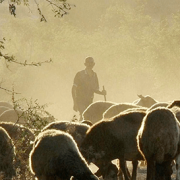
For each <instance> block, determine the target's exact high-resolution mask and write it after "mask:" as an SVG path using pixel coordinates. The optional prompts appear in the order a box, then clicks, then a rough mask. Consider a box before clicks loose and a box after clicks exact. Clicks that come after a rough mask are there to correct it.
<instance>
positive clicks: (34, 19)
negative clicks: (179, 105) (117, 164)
mask: <svg viewBox="0 0 180 180" xmlns="http://www.w3.org/2000/svg"><path fill="white" fill-rule="evenodd" d="M69 2H70V3H72V4H75V5H76V7H73V8H72V9H71V10H70V11H69V14H68V15H66V16H64V17H63V18H55V17H54V14H53V12H52V11H51V9H50V8H49V6H48V5H47V4H46V3H40V4H41V8H42V10H43V13H44V14H45V15H46V18H47V23H44V22H40V20H39V14H38V11H37V7H36V5H35V4H34V1H30V7H29V8H28V7H26V6H24V5H19V6H17V7H16V14H17V15H16V18H14V16H12V15H10V13H9V10H8V2H6V1H4V2H3V3H1V5H0V27H1V28H0V35H1V38H3V37H5V38H6V52H7V53H11V54H13V55H14V56H15V57H16V59H18V60H19V61H22V62H24V61H25V60H27V61H28V62H38V61H45V60H48V59H50V58H51V59H52V60H53V62H52V63H49V64H43V65H42V66H40V67H28V66H26V67H23V66H19V65H16V64H11V65H10V67H9V69H7V67H6V63H5V61H3V59H2V60H1V65H0V75H1V81H2V82H3V83H2V84H1V85H2V87H4V88H7V89H11V88H12V85H14V88H15V91H16V92H19V93H21V94H20V95H16V98H21V97H25V98H27V99H30V98H33V99H38V101H39V103H40V104H48V110H49V111H50V112H51V113H52V114H53V115H54V116H55V117H56V118H57V119H59V120H60V119H67V120H68V119H71V118H72V116H73V115H74V114H75V112H74V111H73V109H72V107H73V101H72V96H71V88H72V84H73V78H74V76H75V74H76V72H78V71H80V70H82V69H84V68H85V67H84V59H85V57H87V56H92V57H93V58H94V60H95V63H96V65H95V67H94V71H95V72H97V75H98V78H99V83H100V89H101V90H102V87H103V86H105V89H106V91H107V97H106V98H107V101H112V102H119V103H122V102H133V101H134V100H136V99H137V98H138V97H137V94H142V95H150V96H152V97H153V98H155V99H156V100H158V101H172V100H174V99H179V98H180V95H179V89H180V85H179V80H180V74H179V53H180V51H179V48H180V44H179V40H180V39H179V38H180V27H179V19H180V13H179V2H178V1H177V0H173V1H170V0H166V1H165V0H164V1H162V0H161V1H158V2H156V1H149V0H147V1H142V2H140V1H136V0H128V1H123V0H121V1H116V0H110V1H106V0H104V1H102V0H99V1H91V2H90V1H87V0H83V1H80V0H76V1H69ZM97 100H102V101H104V97H103V96H99V95H95V98H94V101H97ZM1 101H11V96H10V95H9V94H8V93H6V92H4V91H3V90H1Z"/></svg>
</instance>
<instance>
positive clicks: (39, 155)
mask: <svg viewBox="0 0 180 180" xmlns="http://www.w3.org/2000/svg"><path fill="white" fill-rule="evenodd" d="M29 164H30V169H31V171H32V173H33V174H34V175H35V176H36V177H37V179H38V180H45V179H46V180H55V179H60V180H69V179H70V177H71V176H73V177H74V178H75V179H78V180H98V178H97V177H96V176H95V175H93V173H92V172H91V170H90V169H89V167H88V165H87V163H86V161H85V159H84V158H83V157H82V155H81V153H80V152H79V150H78V147H77V145H76V142H75V141H74V140H73V138H72V136H71V135H69V134H68V133H66V132H63V131H60V130H52V129H50V130H46V131H43V132H41V133H40V134H39V135H38V136H37V137H36V140H35V143H34V146H33V149H32V151H31V153H30V156H29Z"/></svg>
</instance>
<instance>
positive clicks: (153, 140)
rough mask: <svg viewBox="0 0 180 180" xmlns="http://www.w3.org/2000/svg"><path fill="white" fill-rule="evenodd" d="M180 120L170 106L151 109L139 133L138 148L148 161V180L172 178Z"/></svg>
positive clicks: (167, 179)
mask: <svg viewBox="0 0 180 180" xmlns="http://www.w3.org/2000/svg"><path fill="white" fill-rule="evenodd" d="M179 127H180V125H179V122H178V121H177V119H176V117H175V115H174V114H173V113H172V111H171V110H169V109H168V108H163V107H161V108H160V107H159V108H156V109H154V110H151V111H149V112H148V113H147V115H146V116H145V117H144V119H143V122H142V125H141V127H140V129H139V132H138V135H137V143H138V149H139V151H140V152H141V154H142V155H143V157H144V159H145V160H146V163H147V180H154V179H158V180H161V179H162V180H164V179H165V180H170V179H171V174H172V168H171V164H172V161H173V159H174V158H175V156H176V155H177V153H178V143H179Z"/></svg>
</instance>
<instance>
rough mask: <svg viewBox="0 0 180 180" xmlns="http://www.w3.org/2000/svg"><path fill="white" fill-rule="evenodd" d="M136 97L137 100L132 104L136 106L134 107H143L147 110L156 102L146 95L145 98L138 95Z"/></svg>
mask: <svg viewBox="0 0 180 180" xmlns="http://www.w3.org/2000/svg"><path fill="white" fill-rule="evenodd" d="M138 97H139V99H137V100H136V101H134V102H133V103H134V104H136V105H139V106H143V107H148V108H149V107H151V106H152V105H153V104H155V103H157V102H158V101H156V100H155V99H153V98H152V97H150V96H149V95H147V96H143V95H138Z"/></svg>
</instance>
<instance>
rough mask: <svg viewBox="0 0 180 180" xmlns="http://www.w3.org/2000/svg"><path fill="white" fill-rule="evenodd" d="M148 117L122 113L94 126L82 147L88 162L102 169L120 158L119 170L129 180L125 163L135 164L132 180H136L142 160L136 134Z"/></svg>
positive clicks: (144, 113)
mask: <svg viewBox="0 0 180 180" xmlns="http://www.w3.org/2000/svg"><path fill="white" fill-rule="evenodd" d="M145 115H146V112H143V111H135V112H126V113H120V114H119V115H117V116H115V117H113V118H111V119H109V120H101V121H99V122H97V123H95V124H94V125H92V126H91V127H90V128H89V130H88V131H87V133H86V137H85V139H84V141H83V143H82V144H81V148H80V150H81V152H82V154H83V155H84V157H85V159H86V160H87V161H88V162H89V163H90V162H93V163H94V164H95V165H96V166H97V167H98V168H99V169H102V167H103V164H107V163H109V162H110V161H112V160H114V159H120V168H121V170H122V171H123V173H124V177H125V179H126V180H129V179H130V177H129V175H128V172H127V168H126V160H128V161H132V162H133V173H132V179H136V169H137V165H138V160H143V157H142V155H141V154H140V152H139V151H138V149H137V142H136V135H137V132H138V130H139V128H140V125H141V122H142V119H143V117H144V116H145Z"/></svg>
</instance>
